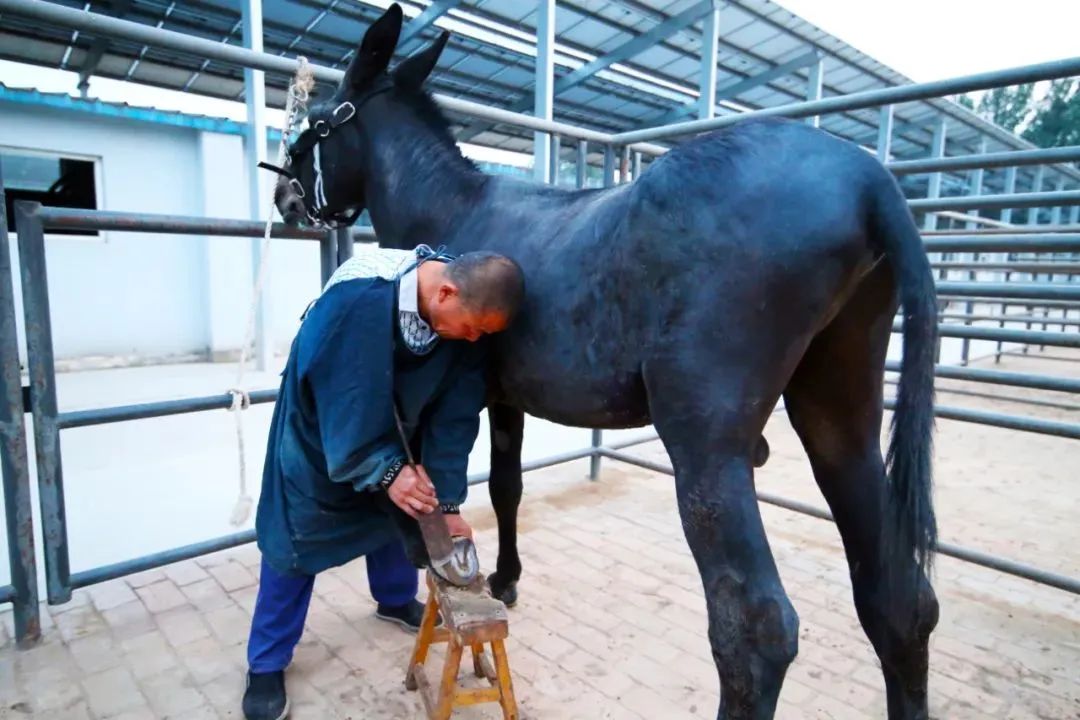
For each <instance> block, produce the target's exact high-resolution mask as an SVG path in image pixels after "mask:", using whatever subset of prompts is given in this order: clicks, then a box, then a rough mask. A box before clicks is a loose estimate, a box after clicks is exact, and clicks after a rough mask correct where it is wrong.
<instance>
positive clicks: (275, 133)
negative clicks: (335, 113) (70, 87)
mask: <svg viewBox="0 0 1080 720" xmlns="http://www.w3.org/2000/svg"><path fill="white" fill-rule="evenodd" d="M0 102H10V103H14V104H16V105H33V106H37V107H49V108H55V109H58V110H67V111H70V112H78V113H86V114H89V115H97V116H99V117H111V118H121V119H124V120H135V121H138V122H149V123H154V124H157V125H168V126H171V127H183V128H190V129H192V130H203V131H206V132H216V133H222V134H225V135H243V134H244V131H245V125H244V124H243V123H239V122H236V121H235V120H228V119H226V118H215V117H209V116H207V115H188V114H186V113H182V112H175V111H171V110H158V109H156V108H144V107H134V106H131V105H127V104H122V103H110V102H105V101H103V100H86V99H83V98H77V97H72V96H71V95H64V94H62V93H43V92H41V91H39V90H29V89H17V88H9V87H6V86H5V85H3V84H0ZM266 134H267V138H268V139H269V140H271V141H273V142H277V141H278V140H280V139H281V131H280V130H278V129H276V128H267V132H266Z"/></svg>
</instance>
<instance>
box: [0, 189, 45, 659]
mask: <svg viewBox="0 0 1080 720" xmlns="http://www.w3.org/2000/svg"><path fill="white" fill-rule="evenodd" d="M6 208H7V205H6V204H5V197H4V174H3V168H0V209H2V210H0V476H2V482H3V491H4V496H3V497H4V519H5V525H6V529H7V547H8V566H9V567H10V572H11V584H10V585H8V586H7V587H6V588H4V589H6V590H8V591H10V595H9V597H7V598H6V600H7V601H11V602H12V603H13V608H12V611H13V612H12V620H13V623H14V628H15V641H16V643H18V645H19V647H27V646H29V645H31V644H33V643H35V642H37V641H38V640H39V639H41V615H40V611H39V609H38V586H37V556H36V555H35V553H34V509H33V502H32V500H31V495H30V460H29V456H28V451H27V447H26V421H25V418H24V414H25V410H24V409H23V393H22V372H21V370H20V368H19V337H18V331H17V329H16V328H17V322H16V319H15V286H14V283H13V281H12V267H11V247H10V240H9V239H8V228H7V211H6ZM2 592H3V590H0V593H2ZM4 601H5V599H4V598H0V602H4Z"/></svg>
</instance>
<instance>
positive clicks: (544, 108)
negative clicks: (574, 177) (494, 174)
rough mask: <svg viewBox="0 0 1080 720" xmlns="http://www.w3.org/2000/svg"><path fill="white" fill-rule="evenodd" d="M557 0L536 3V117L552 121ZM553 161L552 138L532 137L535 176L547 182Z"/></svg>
mask: <svg viewBox="0 0 1080 720" xmlns="http://www.w3.org/2000/svg"><path fill="white" fill-rule="evenodd" d="M554 81H555V0H537V15H536V80H535V86H534V88H533V115H534V116H535V117H537V118H540V119H541V120H548V121H550V120H551V119H552V113H553V110H554V101H555V95H554V93H553V92H552V84H553V83H554ZM550 162H551V138H550V136H549V135H548V134H547V133H543V132H537V133H535V134H534V135H533V177H534V178H535V179H536V180H537V181H538V182H542V183H546V182H547V181H548V170H549V167H548V166H549V164H550Z"/></svg>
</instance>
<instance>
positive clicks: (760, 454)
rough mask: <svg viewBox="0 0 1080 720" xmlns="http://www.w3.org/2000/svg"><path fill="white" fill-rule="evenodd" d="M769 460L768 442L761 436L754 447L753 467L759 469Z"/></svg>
mask: <svg viewBox="0 0 1080 720" xmlns="http://www.w3.org/2000/svg"><path fill="white" fill-rule="evenodd" d="M768 459H769V441H768V440H766V439H765V436H764V435H762V436H761V437H759V438H758V441H757V445H755V446H754V467H756V468H759V467H761V466H762V465H764V464H765V463H766V461H768Z"/></svg>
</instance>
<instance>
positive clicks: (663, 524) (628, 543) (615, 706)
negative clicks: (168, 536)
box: [0, 360, 1080, 720]
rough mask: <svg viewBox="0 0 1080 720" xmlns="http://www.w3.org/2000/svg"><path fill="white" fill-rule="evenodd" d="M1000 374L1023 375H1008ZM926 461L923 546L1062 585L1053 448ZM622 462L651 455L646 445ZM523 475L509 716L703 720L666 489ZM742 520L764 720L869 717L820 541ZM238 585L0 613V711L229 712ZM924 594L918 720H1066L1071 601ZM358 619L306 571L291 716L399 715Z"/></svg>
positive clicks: (780, 438) (406, 644) (961, 452)
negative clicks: (760, 588)
mask: <svg viewBox="0 0 1080 720" xmlns="http://www.w3.org/2000/svg"><path fill="white" fill-rule="evenodd" d="M1024 362H1027V363H1031V362H1036V361H1034V360H1031V361H1017V362H1015V363H1012V365H1013V367H1011V368H1010V369H1016V368H1017V367H1020V366H1022V365H1023V363H1024ZM1018 363H1019V364H1018ZM1050 369H1052V368H1045V367H1044V370H1050ZM1010 392H1012V391H1010ZM941 401H942V402H943V403H951V404H956V403H957V400H956V399H955V398H951V397H948V396H942V398H941ZM964 402H965V404H968V405H976V404H978V403H980V402H985V401H978V400H970V399H965V400H964ZM994 407H995V408H996V409H999V410H1002V411H1012V412H1024V411H1025V409H1024V408H1019V409H1018V408H1015V407H1008V406H1005V405H1002V404H1001V403H999V402H995V403H994ZM1041 414H1044V415H1045V416H1051V417H1054V416H1057V417H1065V416H1069V417H1075V413H1074V412H1071V411H1052V410H1047V411H1046V412H1045V413H1042V412H1041ZM767 435H768V438H769V440H770V442H771V443H772V446H773V457H772V459H771V460H770V462H769V464H768V466H767V467H766V468H765V469H764V470H763V471H760V472H759V475H758V483H759V487H761V488H762V489H765V490H768V491H770V492H776V493H780V494H784V495H787V496H791V497H797V498H800V499H804V500H806V501H808V502H813V503H815V504H819V505H820V504H821V499H820V496H819V495H818V493H817V491H816V489H815V488H814V485H813V482H812V480H811V479H810V476H809V471H808V467H807V464H806V461H805V457H804V456H803V454H802V452H801V449H800V448H799V446H798V443H797V441H796V440H795V438H794V434H793V433H792V431H791V429H790V426H789V425H788V423H787V420H786V418H785V417H784V416H783V414H782V413H780V414H777V416H775V417H774V419H773V421H772V422H771V423H770V425H769V428H768V431H767ZM937 448H938V452H937V454H938V458H939V460H938V463H939V464H938V468H939V489H938V495H937V497H938V506H939V510H940V514H941V526H942V535H943V537H944V538H945V539H947V540H951V541H960V542H963V543H965V544H970V545H972V546H976V547H980V548H983V549H988V550H993V551H997V552H1001V553H1003V554H1006V555H1008V556H1009V557H1013V558H1016V559H1028V560H1034V561H1037V562H1038V563H1040V564H1041V565H1043V566H1045V567H1047V568H1050V569H1053V570H1056V571H1059V572H1063V573H1068V574H1072V575H1078V574H1080V551H1078V550H1077V541H1078V540H1080V537H1078V536H1077V532H1076V529H1075V527H1076V524H1075V517H1076V514H1077V505H1078V498H1080V490H1078V489H1077V487H1076V485H1075V481H1076V468H1077V467H1078V466H1080V463H1078V460H1080V455H1078V453H1080V447H1078V445H1077V444H1076V443H1075V441H1072V442H1070V441H1066V440H1057V439H1054V438H1046V437H1040V436H1032V435H1024V434H1019V433H1014V432H1010V431H1005V430H996V429H993V428H985V427H979V426H972V425H964V424H959V423H953V422H947V421H942V422H940V423H939V440H938V446H937ZM637 452H639V453H640V454H641V455H642V456H644V457H649V458H651V459H654V460H658V461H663V460H664V459H665V458H664V455H663V451H662V448H660V447H659V445H658V444H657V443H653V444H651V445H648V446H643V447H642V448H640V449H639V450H638V451H637ZM526 482H527V485H526V499H525V503H524V507H523V514H522V540H521V546H522V551H523V558H524V562H525V566H526V567H525V577H524V580H523V582H522V585H521V591H522V596H521V601H520V603H519V605H518V606H517V608H515V609H514V610H512V611H511V638H510V641H509V643H508V650H509V655H510V664H511V668H512V670H513V673H514V681H515V685H516V689H517V692H518V700H519V703H520V708H521V716H522V718H528V719H534V718H545V719H546V718H558V719H559V720H563V719H571V718H582V719H586V718H587V719H589V720H596V719H598V718H628V719H630V720H634V719H636V718H649V719H650V720H651V719H653V718H665V719H666V718H679V717H685V718H695V717H696V718H710V719H711V718H713V717H715V711H716V704H717V681H716V676H715V671H714V669H713V666H712V662H711V659H710V656H709V652H708V645H707V642H706V640H705V636H704V630H705V612H704V603H703V600H702V597H701V594H700V585H699V580H698V576H697V574H696V572H695V570H694V568H693V563H692V561H691V559H690V556H689V552H688V550H687V548H686V545H685V543H684V541H683V538H682V536H681V534H680V530H679V524H678V519H677V517H676V510H675V500H674V493H673V491H672V484H671V481H670V479H669V478H667V477H664V476H659V475H655V474H653V473H649V472H646V471H641V470H638V469H635V468H631V467H628V466H625V465H620V464H616V463H614V462H609V461H605V470H604V473H603V478H602V480H601V481H600V482H598V483H593V484H590V483H588V482H587V481H586V480H585V478H584V462H578V463H575V464H573V465H569V466H563V467H557V468H552V469H549V470H545V471H540V472H537V473H533V474H530V475H528V476H527V481H526ZM485 500H486V492H484V491H483V489H482V488H478V490H477V491H476V492H474V496H473V498H472V499H471V500H470V503H469V506H468V508H467V513H468V517H469V518H470V519H471V520H472V521H473V522H474V524H475V526H476V528H477V530H478V539H479V543H480V549H481V555H482V558H483V560H484V561H485V562H486V564H491V563H492V562H493V560H494V551H495V547H496V545H495V535H494V518H493V516H492V515H491V513H490V511H488V510H487V509H486V508H485V506H484V502H485ZM763 515H764V518H765V523H766V527H767V529H768V532H769V538H770V542H771V544H772V547H773V551H774V553H775V555H776V557H777V561H778V565H779V567H780V571H781V574H782V576H783V580H784V583H785V586H786V588H787V590H788V592H789V594H790V595H791V597H792V600H793V602H794V604H795V606H796V609H797V610H798V611H799V613H800V617H801V633H800V654H799V657H798V659H797V661H796V662H795V664H794V665H793V666H792V668H791V670H790V672H789V675H788V680H787V682H786V684H785V686H784V691H783V695H782V697H781V706H780V710H779V712H778V717H779V718H784V719H787V718H792V719H795V720H798V719H799V718H836V719H837V720H840V719H844V720H846V719H848V718H852V719H854V718H883V717H884V716H885V713H884V704H883V692H882V687H881V680H880V675H879V671H878V670H877V666H876V660H875V658H874V656H873V654H872V652H871V651H870V649H869V646H868V644H867V643H866V641H865V639H864V637H863V635H862V633H861V631H860V629H859V628H858V625H857V623H856V620H855V616H854V611H853V609H852V605H851V602H850V600H849V593H850V586H849V583H848V580H847V574H846V568H845V567H844V565H843V560H842V556H841V553H840V550H839V543H838V540H837V537H836V533H835V530H834V528H833V527H832V526H831V525H830V524H828V523H825V522H822V521H819V520H814V519H811V518H807V517H803V516H800V515H796V514H793V513H790V512H788V511H785V510H781V509H777V508H772V507H768V506H764V507H763ZM257 573H258V556H257V553H256V551H255V550H254V548H250V547H249V548H243V549H238V550H236V551H231V552H225V553H219V554H216V555H213V556H208V557H205V558H201V559H199V560H197V561H190V562H185V563H180V564H177V565H173V566H170V567H167V568H164V569H162V570H160V571H152V572H148V573H144V574H142V575H139V576H134V577H129V578H126V579H122V580H118V581H113V582H110V583H106V584H104V585H100V586H97V587H94V588H91V589H89V590H88V591H80V592H77V593H76V594H75V599H74V600H73V601H72V602H71V603H69V604H67V605H64V606H62V607H56V608H49V609H48V613H47V614H46V616H45V638H44V641H43V642H42V644H41V645H40V646H39V647H37V648H35V649H32V650H29V651H16V650H15V649H14V646H13V644H12V641H11V614H10V611H5V612H3V613H0V619H2V620H3V622H0V700H2V702H0V717H4V718H7V717H10V718H19V719H22V718H42V719H44V718H71V719H73V720H74V719H80V720H81V719H84V718H96V719H99V720H100V719H104V718H116V719H118V720H119V719H121V718H122V719H123V720H136V719H141V718H192V719H199V718H239V717H240V713H239V710H238V705H239V697H240V693H241V688H242V682H243V680H242V678H243V675H242V673H243V667H244V643H245V639H246V632H247V628H248V622H249V618H250V613H251V609H252V606H253V603H254V598H255V591H256V582H257ZM936 585H937V588H938V592H939V595H940V598H941V601H942V620H941V624H940V626H939V629H938V631H937V633H936V634H935V636H934V641H933V655H932V660H931V662H932V673H933V674H932V678H931V691H932V712H933V715H934V717H936V718H941V719H944V718H948V719H949V720H958V719H959V720H962V719H963V718H1014V719H1016V720H1021V719H1026V718H1055V719H1058V718H1078V717H1080V675H1078V673H1077V668H1078V667H1080V599H1078V598H1074V597H1073V596H1070V595H1067V594H1065V593H1063V592H1059V591H1056V590H1052V589H1049V588H1045V587H1041V586H1037V585H1034V584H1032V583H1028V582H1025V581H1022V580H1018V579H1013V578H1010V577H1006V576H1002V575H999V574H995V573H993V572H990V571H988V570H983V569H980V568H977V567H974V566H971V565H966V564H963V563H960V562H958V561H954V560H951V559H949V558H941V559H940V561H939V566H938V570H937V576H936ZM373 610H374V607H373V604H372V602H371V600H370V598H369V596H368V593H367V588H366V582H365V578H364V569H363V563H362V561H361V562H360V563H353V564H352V565H349V566H346V567H344V568H340V569H338V570H336V571H333V572H330V573H327V574H325V575H324V576H321V577H320V578H319V579H318V581H317V582H316V586H315V597H314V599H313V601H312V605H311V614H310V616H309V621H308V626H307V632H306V634H305V637H304V640H303V642H302V644H301V646H300V648H299V650H298V652H297V656H296V659H295V662H294V665H293V667H292V669H291V672H290V675H289V687H290V691H291V694H292V697H293V701H294V712H293V717H295V718H298V719H299V720H303V719H305V718H353V719H357V720H358V719H359V718H365V719H368V718H394V719H395V720H396V719H399V718H419V717H421V713H420V704H419V702H418V699H417V698H416V697H415V695H413V694H410V693H407V692H406V691H405V690H404V689H403V686H402V680H403V667H404V664H405V662H406V661H407V658H408V653H409V651H410V649H411V641H412V638H411V636H408V635H406V634H404V633H403V632H401V631H400V630H399V629H396V628H393V627H388V626H387V625H385V624H383V623H380V622H378V621H377V620H375V619H374V618H373V616H372V613H373ZM455 717H456V718H494V717H497V715H496V714H495V713H493V712H484V711H481V710H479V709H473V710H469V711H463V712H460V713H458V714H457V715H455Z"/></svg>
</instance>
